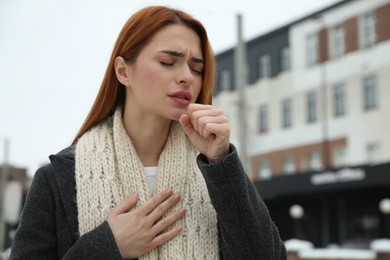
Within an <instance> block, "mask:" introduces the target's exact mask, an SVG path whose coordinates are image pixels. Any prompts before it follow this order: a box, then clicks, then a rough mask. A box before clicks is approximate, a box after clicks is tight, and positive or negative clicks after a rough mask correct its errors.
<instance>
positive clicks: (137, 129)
mask: <svg viewBox="0 0 390 260" xmlns="http://www.w3.org/2000/svg"><path fill="white" fill-rule="evenodd" d="M170 124H171V120H168V119H162V118H157V117H148V116H138V117H137V116H136V115H134V113H131V112H130V111H129V110H126V109H125V110H124V112H123V126H124V128H125V131H126V133H127V135H128V136H129V137H130V139H131V141H132V143H133V145H134V148H135V150H136V152H137V155H138V157H139V158H140V160H141V162H142V164H143V165H144V166H157V165H158V160H159V158H160V154H161V152H162V150H163V149H164V146H165V143H166V141H167V138H168V134H169V128H170Z"/></svg>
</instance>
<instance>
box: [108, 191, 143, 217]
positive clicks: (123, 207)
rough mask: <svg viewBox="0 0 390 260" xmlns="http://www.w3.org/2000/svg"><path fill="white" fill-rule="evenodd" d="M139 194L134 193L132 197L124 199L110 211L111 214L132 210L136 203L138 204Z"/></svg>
mask: <svg viewBox="0 0 390 260" xmlns="http://www.w3.org/2000/svg"><path fill="white" fill-rule="evenodd" d="M137 201H138V195H137V194H133V195H131V196H130V197H128V198H126V199H125V200H123V201H122V202H121V203H120V204H119V205H118V206H116V207H115V208H114V209H113V210H112V211H111V213H110V215H113V216H117V215H120V214H124V213H127V212H129V211H130V209H132V208H133V207H134V206H135V204H137Z"/></svg>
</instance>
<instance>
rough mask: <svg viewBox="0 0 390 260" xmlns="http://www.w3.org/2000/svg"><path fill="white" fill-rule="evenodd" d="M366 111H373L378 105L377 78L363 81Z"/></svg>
mask: <svg viewBox="0 0 390 260" xmlns="http://www.w3.org/2000/svg"><path fill="white" fill-rule="evenodd" d="M363 81H364V82H363V98H364V109H373V108H375V107H377V105H378V87H377V80H376V77H375V76H368V77H365V78H364V80H363Z"/></svg>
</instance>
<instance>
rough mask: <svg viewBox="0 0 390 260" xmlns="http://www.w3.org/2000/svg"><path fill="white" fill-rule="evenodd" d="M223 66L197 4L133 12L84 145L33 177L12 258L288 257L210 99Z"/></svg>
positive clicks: (78, 140)
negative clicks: (194, 13)
mask: <svg viewBox="0 0 390 260" xmlns="http://www.w3.org/2000/svg"><path fill="white" fill-rule="evenodd" d="M214 65H215V60H214V57H213V54H212V51H211V48H210V45H209V42H208V38H207V34H206V31H205V29H204V27H203V26H202V24H201V23H200V22H198V21H197V20H195V19H194V18H192V17H191V16H189V15H188V14H186V13H184V12H182V11H179V10H175V9H170V8H167V7H161V6H154V7H148V8H145V9H142V10H140V11H139V12H137V13H136V14H134V15H133V16H132V17H131V18H130V19H129V20H128V22H127V23H126V24H125V26H124V28H123V29H122V31H121V33H120V34H119V37H118V39H117V42H116V44H115V47H114V50H113V54H112V56H111V59H110V62H109V64H108V68H107V71H106V74H105V77H104V79H103V83H102V86H101V88H100V92H99V93H98V96H97V98H96V100H95V103H94V105H93V107H92V109H91V111H90V112H89V114H88V116H87V118H86V120H85V122H84V124H83V126H82V127H81V129H80V131H79V133H78V134H77V135H76V137H75V140H74V142H73V145H72V146H70V147H68V148H67V149H65V150H63V151H61V152H60V153H58V154H57V155H52V156H50V160H51V163H50V164H49V165H47V166H44V167H42V168H41V169H39V170H38V171H37V173H36V175H35V176H34V181H33V184H32V186H31V189H30V191H29V195H28V199H27V201H26V204H25V207H24V210H23V214H22V217H21V221H20V225H19V228H18V231H17V233H16V236H15V239H14V243H13V248H12V253H11V259H27V258H28V259H122V258H124V259H134V258H139V259H285V258H286V253H285V248H284V246H283V242H282V241H281V239H280V237H279V233H278V231H277V229H276V227H275V225H274V224H273V222H272V220H271V219H270V216H269V213H268V211H267V208H266V207H265V205H264V203H263V202H262V201H261V199H260V198H259V197H258V195H257V193H256V191H255V189H254V187H253V186H252V184H251V182H250V180H249V179H248V178H247V176H246V174H245V173H244V171H243V169H242V166H241V163H240V161H239V158H238V156H237V152H236V149H235V148H234V146H233V145H231V144H229V125H228V120H227V118H226V116H225V115H224V114H223V112H222V111H221V110H220V109H218V108H215V107H213V106H212V105H211V97H212V87H213V84H214V77H215V68H214Z"/></svg>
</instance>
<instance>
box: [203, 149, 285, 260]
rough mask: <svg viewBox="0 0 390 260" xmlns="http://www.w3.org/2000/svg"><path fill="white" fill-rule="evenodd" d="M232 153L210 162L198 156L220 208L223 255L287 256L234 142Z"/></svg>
mask: <svg viewBox="0 0 390 260" xmlns="http://www.w3.org/2000/svg"><path fill="white" fill-rule="evenodd" d="M230 150H231V153H230V154H229V155H227V156H226V157H224V158H222V159H221V160H219V161H216V162H213V163H208V161H207V159H206V157H205V156H203V155H202V154H201V155H199V156H198V158H197V163H198V166H199V168H200V170H201V172H202V174H203V176H204V179H205V181H206V184H207V189H208V192H209V195H210V199H211V201H212V203H213V206H214V208H215V210H216V212H217V218H218V225H219V226H218V228H219V232H220V233H219V237H220V243H219V245H220V250H221V257H222V258H223V259H224V260H229V259H269V260H276V259H286V249H285V247H284V243H283V241H282V240H281V238H280V235H279V232H278V230H277V228H276V226H275V224H274V223H273V221H272V220H271V217H270V214H269V212H268V209H267V207H266V205H265V204H264V202H263V201H262V200H261V198H260V197H259V195H258V194H257V192H256V189H255V188H254V186H253V184H252V182H251V181H250V180H249V178H248V177H247V175H246V173H245V172H244V169H243V167H242V164H241V162H240V160H239V158H238V155H237V151H236V149H235V147H234V146H233V145H231V146H230Z"/></svg>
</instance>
